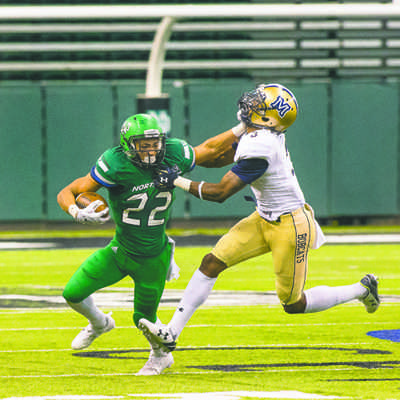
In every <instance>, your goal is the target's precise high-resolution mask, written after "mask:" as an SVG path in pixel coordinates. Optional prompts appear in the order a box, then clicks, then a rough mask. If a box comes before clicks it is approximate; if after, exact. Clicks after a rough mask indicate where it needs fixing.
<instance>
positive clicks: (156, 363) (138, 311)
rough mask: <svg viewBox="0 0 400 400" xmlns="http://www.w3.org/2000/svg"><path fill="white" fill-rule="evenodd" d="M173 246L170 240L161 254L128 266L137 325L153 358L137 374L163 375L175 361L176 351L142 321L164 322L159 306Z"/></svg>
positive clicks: (159, 323)
mask: <svg viewBox="0 0 400 400" xmlns="http://www.w3.org/2000/svg"><path fill="white" fill-rule="evenodd" d="M171 252H172V246H171V244H170V243H169V244H168V245H167V246H166V248H165V249H164V251H163V252H162V253H161V254H160V255H159V256H157V257H152V258H147V259H145V260H140V264H139V263H138V262H136V261H132V263H130V264H129V266H127V269H129V275H131V276H132V278H133V279H134V281H135V296H134V314H133V321H134V323H135V325H136V326H137V327H138V328H139V329H140V330H141V331H142V332H143V334H144V336H145V337H146V339H147V340H148V342H149V344H150V346H151V351H150V356H149V359H148V360H147V362H146V364H145V365H144V366H143V368H142V369H141V370H140V371H139V372H138V373H137V375H159V374H161V373H162V372H163V371H164V370H165V369H166V368H169V367H171V365H172V364H173V362H174V359H173V357H172V354H170V353H169V352H167V351H165V350H164V349H163V348H162V347H161V345H160V344H159V342H158V341H157V340H156V339H155V338H154V337H153V335H152V334H151V333H150V332H149V331H148V330H147V329H146V327H145V326H143V325H142V324H141V323H140V321H143V320H146V321H151V322H152V323H154V324H155V325H156V326H159V325H162V324H161V321H160V320H159V319H158V318H157V309H158V306H159V303H160V300H161V296H162V294H163V291H164V287H165V280H166V277H167V272H168V269H169V266H170V261H171V259H172V257H171Z"/></svg>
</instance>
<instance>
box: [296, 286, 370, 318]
mask: <svg viewBox="0 0 400 400" xmlns="http://www.w3.org/2000/svg"><path fill="white" fill-rule="evenodd" d="M366 292H367V289H366V288H365V287H364V286H362V285H361V283H359V282H358V283H355V284H353V285H347V286H334V287H330V286H316V287H313V288H311V289H308V290H306V291H305V292H304V294H305V296H306V301H307V305H306V309H305V310H304V312H305V313H313V312H318V311H323V310H327V309H328V308H331V307H333V306H337V305H338V304H343V303H347V302H348V301H351V300H355V299H359V298H360V297H362V296H364V295H365V294H366Z"/></svg>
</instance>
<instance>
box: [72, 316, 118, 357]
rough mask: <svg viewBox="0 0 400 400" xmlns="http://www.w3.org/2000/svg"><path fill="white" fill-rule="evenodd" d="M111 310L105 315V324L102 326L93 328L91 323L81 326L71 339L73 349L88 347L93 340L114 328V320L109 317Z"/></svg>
mask: <svg viewBox="0 0 400 400" xmlns="http://www.w3.org/2000/svg"><path fill="white" fill-rule="evenodd" d="M111 314H112V312H110V313H109V314H107V315H106V324H105V325H104V327H103V328H100V329H98V328H97V329H95V328H94V327H93V325H92V324H89V325H88V326H86V327H85V328H83V329H82V330H81V331H80V332H79V333H78V335H77V336H76V337H75V339H74V340H73V341H72V344H71V347H72V349H73V350H82V349H85V348H86V347H89V346H90V345H91V344H92V343H93V340H94V339H96V338H98V337H99V336H100V335H102V334H103V333H106V332H110V331H111V329H114V328H115V321H114V320H113V319H112V318H111Z"/></svg>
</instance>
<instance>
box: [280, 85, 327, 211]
mask: <svg viewBox="0 0 400 400" xmlns="http://www.w3.org/2000/svg"><path fill="white" fill-rule="evenodd" d="M284 84H285V83H284ZM287 86H288V87H289V88H290V89H291V90H292V91H293V93H294V95H295V96H296V99H297V102H298V105H299V113H298V116H297V119H296V122H295V123H294V125H292V127H290V128H289V129H288V131H287V134H286V143H287V146H288V148H289V151H290V156H291V159H292V162H293V166H294V169H295V171H296V175H297V179H298V180H299V183H300V186H301V188H302V190H303V193H304V196H305V198H306V201H307V202H308V203H309V204H310V205H311V206H312V207H313V208H314V211H315V214H316V216H317V217H318V216H319V217H325V216H328V215H329V209H328V196H327V193H328V181H329V177H328V174H329V169H328V160H329V158H328V84H327V83H304V84H300V85H299V84H290V83H288V84H287Z"/></svg>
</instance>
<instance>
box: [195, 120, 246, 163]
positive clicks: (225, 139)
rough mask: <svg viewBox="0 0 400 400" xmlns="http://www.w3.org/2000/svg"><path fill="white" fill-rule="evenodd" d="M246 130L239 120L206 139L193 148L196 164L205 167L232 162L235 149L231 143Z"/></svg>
mask: <svg viewBox="0 0 400 400" xmlns="http://www.w3.org/2000/svg"><path fill="white" fill-rule="evenodd" d="M245 132H246V125H245V124H244V123H243V122H241V123H240V124H238V125H236V126H235V127H233V128H232V129H229V130H228V131H226V132H223V133H221V134H219V135H217V136H214V137H212V138H210V139H207V140H206V141H205V142H203V143H202V144H200V145H198V146H196V147H195V148H194V151H195V155H196V165H201V166H202V167H207V168H217V167H223V166H225V165H228V164H231V163H232V162H233V156H234V154H235V151H234V150H233V148H232V144H233V143H235V142H236V141H237V139H238V138H239V137H240V136H241V135H242V134H243V133H245Z"/></svg>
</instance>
